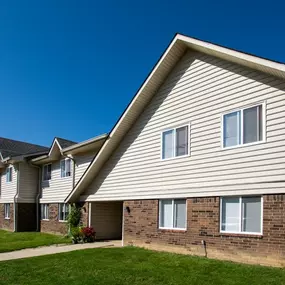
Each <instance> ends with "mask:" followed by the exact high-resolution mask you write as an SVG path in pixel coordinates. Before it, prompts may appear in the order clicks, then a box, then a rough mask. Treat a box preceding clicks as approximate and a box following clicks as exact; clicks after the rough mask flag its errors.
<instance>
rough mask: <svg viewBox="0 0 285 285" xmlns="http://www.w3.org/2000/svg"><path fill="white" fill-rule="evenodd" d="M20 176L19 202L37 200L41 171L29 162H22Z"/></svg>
mask: <svg viewBox="0 0 285 285" xmlns="http://www.w3.org/2000/svg"><path fill="white" fill-rule="evenodd" d="M19 169H20V176H19V182H20V183H19V195H18V201H19V202H30V203H33V202H35V201H36V195H37V192H38V179H39V174H38V173H39V172H38V169H37V168H35V167H32V166H30V165H29V164H28V163H26V162H23V163H20V166H19Z"/></svg>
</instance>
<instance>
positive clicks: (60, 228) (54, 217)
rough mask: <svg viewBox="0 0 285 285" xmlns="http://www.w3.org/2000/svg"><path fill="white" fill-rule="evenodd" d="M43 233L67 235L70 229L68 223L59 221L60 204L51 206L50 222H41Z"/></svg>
mask: <svg viewBox="0 0 285 285" xmlns="http://www.w3.org/2000/svg"><path fill="white" fill-rule="evenodd" d="M40 226H41V232H45V233H55V234H67V233H68V227H67V224H66V222H60V221H59V220H58V204H49V220H48V221H45V220H41V222H40Z"/></svg>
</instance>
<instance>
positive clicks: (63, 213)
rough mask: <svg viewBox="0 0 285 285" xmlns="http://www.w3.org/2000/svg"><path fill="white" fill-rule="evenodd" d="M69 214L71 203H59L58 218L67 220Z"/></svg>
mask: <svg viewBox="0 0 285 285" xmlns="http://www.w3.org/2000/svg"><path fill="white" fill-rule="evenodd" d="M68 214H69V205H68V204H63V203H61V204H58V220H59V221H66V220H67V217H68Z"/></svg>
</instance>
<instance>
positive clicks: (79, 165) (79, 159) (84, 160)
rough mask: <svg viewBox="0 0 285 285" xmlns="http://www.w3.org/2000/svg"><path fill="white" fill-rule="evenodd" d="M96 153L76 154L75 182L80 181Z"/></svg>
mask: <svg viewBox="0 0 285 285" xmlns="http://www.w3.org/2000/svg"><path fill="white" fill-rule="evenodd" d="M93 157H94V154H87V155H81V156H75V157H74V159H75V161H76V166H75V184H76V183H77V182H78V181H79V179H80V178H81V176H82V175H83V173H84V172H85V170H86V169H87V167H88V166H89V164H90V162H91V161H92V159H93Z"/></svg>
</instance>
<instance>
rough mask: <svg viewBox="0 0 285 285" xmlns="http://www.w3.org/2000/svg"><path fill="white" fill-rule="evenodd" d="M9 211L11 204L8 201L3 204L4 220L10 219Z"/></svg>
mask: <svg viewBox="0 0 285 285" xmlns="http://www.w3.org/2000/svg"><path fill="white" fill-rule="evenodd" d="M10 211H11V206H10V204H9V203H5V204H4V218H5V220H10Z"/></svg>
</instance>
